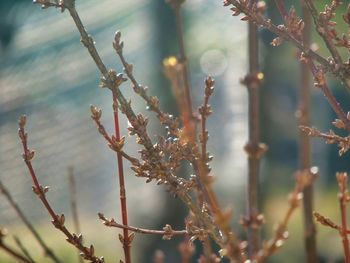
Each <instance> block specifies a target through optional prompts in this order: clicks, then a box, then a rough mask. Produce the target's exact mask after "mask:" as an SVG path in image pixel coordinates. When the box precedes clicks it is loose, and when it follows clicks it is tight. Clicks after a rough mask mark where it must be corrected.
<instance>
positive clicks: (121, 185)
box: [112, 91, 131, 263]
mask: <svg viewBox="0 0 350 263" xmlns="http://www.w3.org/2000/svg"><path fill="white" fill-rule="evenodd" d="M112 93H113V110H114V130H115V138H116V140H117V141H119V140H120V128H119V117H118V107H117V105H118V104H117V103H118V101H117V94H116V93H115V92H114V91H113V92H112ZM117 162H118V177H119V195H120V205H121V212H122V222H123V225H125V226H127V225H128V211H127V206H126V190H125V182H124V168H123V157H122V154H121V153H120V152H117ZM123 249H124V256H125V263H131V253H130V252H131V251H130V250H131V242H130V238H129V231H128V229H127V228H123Z"/></svg>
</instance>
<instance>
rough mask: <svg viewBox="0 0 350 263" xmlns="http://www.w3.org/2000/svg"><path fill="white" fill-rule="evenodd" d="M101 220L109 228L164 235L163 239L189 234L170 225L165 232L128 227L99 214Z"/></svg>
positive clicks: (164, 229)
mask: <svg viewBox="0 0 350 263" xmlns="http://www.w3.org/2000/svg"><path fill="white" fill-rule="evenodd" d="M98 216H99V218H100V219H101V220H102V221H103V224H104V225H105V226H108V227H116V228H121V229H127V230H130V231H131V232H134V233H138V234H147V235H162V236H163V239H166V240H170V239H171V238H172V237H173V236H180V235H186V234H188V231H187V230H173V229H172V228H171V226H170V225H166V226H165V227H164V228H163V230H151V229H144V228H139V227H133V226H126V225H123V224H119V223H117V222H115V220H114V219H113V218H111V219H107V218H106V217H105V216H104V215H103V214H102V213H98Z"/></svg>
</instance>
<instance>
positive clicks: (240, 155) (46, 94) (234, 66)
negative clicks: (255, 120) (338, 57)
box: [0, 0, 349, 263]
mask: <svg viewBox="0 0 350 263" xmlns="http://www.w3.org/2000/svg"><path fill="white" fill-rule="evenodd" d="M286 2H288V3H289V4H295V1H286ZM325 2H326V1H319V4H320V5H321V4H323V3H325ZM297 8H298V6H297ZM77 9H78V11H79V13H80V15H81V18H82V20H83V22H84V24H85V26H86V28H87V30H88V32H89V33H90V34H91V35H92V36H93V37H94V39H95V41H96V45H97V48H98V50H99V52H100V54H101V56H102V58H103V60H104V61H105V64H106V65H108V67H110V68H115V69H117V70H118V71H119V72H120V71H121V70H122V67H121V64H120V62H119V61H118V58H117V57H116V55H115V53H114V52H113V48H112V44H111V43H112V41H113V36H114V32H115V31H116V30H120V31H121V32H122V38H123V40H124V42H125V55H126V58H127V60H128V61H129V62H131V63H133V64H134V71H135V75H136V77H137V79H138V80H139V82H140V83H142V84H143V85H146V86H148V87H149V91H150V93H151V94H152V95H157V96H158V97H159V98H160V101H161V105H162V108H163V109H165V110H167V111H169V112H172V113H174V114H177V110H176V103H175V101H174V99H173V97H172V93H171V88H170V83H169V82H168V81H167V80H166V78H165V77H164V74H163V70H162V60H163V59H164V58H165V57H167V56H171V55H177V53H178V48H177V41H176V29H175V21H174V15H173V11H172V10H171V9H170V8H169V7H168V5H166V4H165V3H164V0H134V1H123V0H103V1H93V0H84V1H77ZM269 12H270V13H269V15H270V16H271V17H272V18H273V20H274V21H277V22H278V21H279V17H278V15H277V12H276V10H275V9H274V8H273V5H271V9H270V10H269ZM183 18H184V25H185V32H184V33H185V42H186V50H187V53H188V58H189V61H190V70H191V86H192V96H193V101H194V103H193V104H194V105H195V106H196V107H197V106H199V105H200V104H201V102H202V97H203V81H204V79H205V77H206V76H207V75H211V76H213V77H214V78H215V80H216V88H215V93H214V96H213V98H212V101H211V104H212V106H213V109H214V113H213V115H212V116H211V117H210V119H209V121H208V122H209V123H208V129H209V133H210V140H209V150H210V152H211V153H212V154H213V155H214V161H213V163H212V167H213V172H214V174H215V175H216V178H217V179H216V184H215V187H216V189H217V190H218V191H217V192H218V194H219V198H220V202H221V204H222V206H223V207H225V206H229V207H233V208H234V218H233V222H232V224H233V225H234V226H238V223H237V221H238V220H239V217H240V215H242V214H243V213H244V211H245V209H244V205H245V201H244V200H245V191H244V187H245V177H246V168H247V167H246V166H247V165H246V155H245V153H244V151H243V146H244V144H245V143H246V141H247V131H248V129H247V92H246V89H245V88H244V87H243V86H242V85H240V84H239V79H240V78H242V77H243V76H244V75H245V73H246V70H247V51H246V49H247V48H246V44H247V41H246V39H247V31H246V24H245V23H244V22H241V21H239V19H236V18H232V17H231V14H230V11H229V9H228V8H224V7H223V6H222V3H221V1H204V0H191V1H186V3H185V4H184V10H183ZM344 32H345V29H344ZM260 34H261V43H260V47H261V48H260V49H261V68H262V71H263V72H264V74H265V82H264V85H263V87H262V89H261V102H262V103H261V112H262V114H261V124H262V130H263V134H262V136H263V138H262V141H263V142H265V143H267V144H268V145H269V151H268V153H267V155H266V157H265V158H264V159H263V161H262V169H261V170H262V172H261V193H260V194H261V206H262V207H263V209H264V214H265V216H266V220H267V224H266V225H265V226H264V228H263V233H264V236H266V237H269V236H271V233H272V232H273V227H274V225H275V224H276V223H277V222H278V221H279V220H280V219H281V218H282V216H283V213H284V211H285V210H286V209H287V193H288V192H289V191H291V190H292V188H293V184H294V182H293V173H294V172H295V171H296V169H297V167H298V149H297V143H298V141H297V140H298V130H297V121H296V118H295V111H296V108H297V104H298V103H297V90H298V77H299V64H298V62H297V60H296V56H297V52H296V50H295V49H293V48H291V47H290V45H287V44H284V45H281V46H280V47H278V48H272V47H270V45H269V43H270V42H271V40H272V39H273V38H274V36H273V35H271V34H270V33H268V32H266V31H261V32H260ZM314 39H315V40H316V41H317V36H316V35H315V36H314ZM79 40H80V38H79V35H78V33H77V30H76V29H75V26H74V24H73V21H72V20H71V18H70V16H69V15H68V13H63V14H61V13H60V12H59V10H57V9H54V8H49V9H48V10H41V9H40V6H38V5H33V4H32V2H31V1H29V0H2V1H0V180H1V181H2V182H3V184H4V185H5V186H6V187H7V188H8V189H10V191H11V194H12V195H13V197H14V199H15V200H16V201H17V202H18V204H19V206H20V207H21V208H22V209H23V211H24V213H25V214H26V215H27V217H28V218H29V219H30V220H31V221H32V222H33V223H34V225H35V226H36V227H37V229H38V231H39V232H40V233H41V234H42V235H43V237H44V239H45V241H47V243H48V244H50V245H51V246H52V247H54V248H55V251H56V253H57V254H58V256H59V257H60V258H61V259H62V260H63V261H64V262H76V261H77V256H76V251H75V250H74V249H72V248H71V247H70V246H69V245H67V244H66V242H65V241H64V238H63V236H62V235H61V234H60V233H58V232H57V231H56V230H55V229H53V227H52V225H51V223H50V219H49V217H48V215H47V213H46V211H44V209H43V208H42V205H41V203H40V202H39V201H38V200H37V199H36V197H35V196H34V194H33V193H32V191H31V185H32V183H31V180H30V178H29V176H28V174H27V170H26V167H25V164H24V163H23V161H22V157H21V153H22V152H21V150H22V149H21V145H20V142H19V139H18V135H17V119H18V118H19V116H21V115H22V114H26V115H27V116H28V124H27V130H28V133H29V142H30V147H31V148H33V149H35V150H36V158H35V160H34V162H33V164H34V167H35V169H36V171H37V175H38V177H39V178H40V180H41V183H42V184H44V185H49V186H50V189H51V190H50V192H49V195H48V197H49V200H50V202H51V204H52V205H53V206H54V207H55V209H56V210H57V211H58V212H60V213H61V212H62V213H64V214H65V215H66V218H67V224H68V226H72V225H73V223H72V220H71V217H72V215H71V210H70V205H69V185H68V179H67V174H68V171H67V170H68V167H73V168H74V175H75V178H76V181H77V192H78V194H77V201H78V212H79V215H80V219H81V224H82V227H81V228H82V232H83V233H84V237H85V242H86V244H89V243H93V244H94V245H95V248H96V251H97V254H98V255H104V256H105V258H106V261H107V262H111V261H112V260H113V261H116V260H117V259H118V260H119V259H120V258H122V250H121V246H120V244H119V240H118V237H117V233H118V231H117V230H114V229H107V228H106V227H104V226H103V225H102V224H101V222H100V221H99V220H98V219H97V212H103V213H104V214H105V215H106V216H107V217H114V218H115V219H116V220H117V221H120V220H119V219H120V218H121V217H120V212H119V209H120V208H119V197H118V196H119V188H118V182H117V174H116V160H115V155H114V154H113V153H112V152H111V151H110V149H109V148H108V147H107V146H106V144H105V141H104V139H103V138H102V137H101V136H100V135H99V134H98V131H97V129H96V127H95V124H94V123H93V122H92V121H91V119H90V110H89V106H90V104H94V105H97V106H99V107H101V108H102V110H103V118H102V119H103V123H104V124H105V126H106V127H107V129H108V130H110V131H111V130H112V128H113V126H112V106H111V96H110V93H109V92H108V91H107V90H104V89H100V88H98V84H99V79H100V75H99V73H98V71H97V69H96V67H95V65H94V63H93V61H92V59H91V58H90V56H89V55H88V52H87V51H86V50H85V48H84V47H82V45H81V44H80V41H79ZM320 48H321V49H320V52H321V53H324V52H325V50H324V47H322V46H320ZM324 54H326V53H324ZM332 81H333V80H331V82H332ZM337 85H339V84H337V83H336V82H335V83H333V82H332V90H333V92H334V94H335V95H336V96H337V98H339V101H340V102H341V103H342V105H343V106H344V108H345V109H347V108H348V106H349V103H348V102H347V101H348V95H347V94H346V93H344V90H343V89H342V88H341V87H340V86H337ZM123 92H124V93H125V94H126V96H127V97H129V98H131V100H132V102H133V105H134V106H135V108H136V110H137V111H142V112H144V111H145V104H144V102H143V101H142V100H140V99H139V98H137V97H135V95H134V94H133V93H132V89H131V86H130V85H129V83H126V84H125V85H124V87H123ZM312 103H313V106H312V112H313V118H312V124H313V126H316V127H318V128H319V129H321V130H323V131H327V130H328V129H329V128H330V127H329V123H330V122H331V121H332V120H333V119H334V118H335V116H334V114H333V113H332V112H331V110H330V108H329V107H328V105H327V104H326V102H325V99H324V98H323V96H322V94H321V93H320V92H318V91H317V90H313V91H312ZM146 114H148V115H149V117H150V118H151V120H153V121H155V119H154V116H153V115H152V114H150V113H146ZM153 123H154V124H153V125H152V127H151V129H152V131H151V134H154V138H156V135H157V134H162V133H163V132H164V130H163V129H162V128H161V127H159V125H157V123H156V122H153ZM126 127H127V121H126V120H125V118H123V119H122V132H123V133H124V134H126V133H127V132H126ZM312 145H313V164H314V165H316V166H318V167H319V168H320V178H319V179H318V182H317V184H316V188H317V191H316V205H315V209H316V210H317V211H319V212H321V213H322V214H325V215H328V216H329V217H331V218H332V219H334V220H337V218H339V211H338V209H337V208H338V205H337V197H336V182H335V172H336V171H347V170H348V168H349V165H348V158H349V156H348V155H345V156H343V157H341V158H339V157H338V153H337V148H336V147H335V146H329V145H325V144H324V143H323V142H322V141H321V140H317V139H314V140H312ZM127 151H129V152H135V151H137V147H136V144H135V143H134V138H129V137H128V138H127ZM126 174H127V177H126V185H127V201H128V207H129V209H128V210H129V218H130V219H129V220H130V224H131V225H134V226H139V227H143V228H151V229H160V228H162V227H163V226H164V225H165V224H166V223H170V224H171V225H172V226H173V227H174V229H182V228H183V225H184V222H183V218H184V217H185V216H186V213H187V211H186V209H185V208H184V207H183V205H182V204H181V202H180V201H179V200H177V199H174V198H172V197H170V196H169V195H168V193H167V192H166V191H165V189H164V188H162V187H159V186H155V185H153V184H147V185H146V184H145V183H144V180H143V179H140V178H135V177H134V176H133V174H132V172H131V171H130V170H129V169H126ZM302 221H303V220H302V217H301V214H300V213H299V212H298V213H296V214H295V215H294V217H293V221H292V224H291V237H290V240H289V241H288V242H287V243H286V245H285V247H284V248H283V249H282V250H281V251H280V252H279V253H278V254H277V255H276V256H274V257H273V258H271V260H270V262H296V261H297V260H299V261H303V259H304V255H303V250H302V249H303V248H302V246H303V242H302V238H303V232H302V231H303V226H302ZM0 226H1V227H6V228H7V229H8V232H9V235H8V237H7V238H6V242H9V243H10V244H13V241H12V237H11V236H12V235H18V236H20V238H21V240H22V241H23V243H24V244H25V246H26V247H28V248H29V249H30V251H33V253H32V254H33V255H35V256H36V259H37V260H38V262H49V260H48V259H45V258H44V257H43V256H42V252H41V249H40V247H39V246H38V245H37V244H36V242H35V241H34V239H33V238H32V236H31V235H30V233H29V232H28V230H27V229H26V228H25V227H24V226H23V224H22V222H21V221H20V220H19V219H18V217H17V215H16V213H15V212H14V211H13V209H12V208H11V206H10V205H9V204H8V202H7V200H6V199H5V198H4V197H3V196H0ZM236 229H241V228H240V227H238V228H236ZM238 232H239V233H240V235H241V236H242V238H244V232H243V231H242V230H238ZM318 232H319V235H318V243H319V247H320V255H321V256H322V257H323V258H324V260H325V262H336V261H337V260H338V259H339V257H340V258H341V255H342V251H341V240H340V238H339V237H338V235H337V233H336V231H332V230H329V229H325V228H322V227H318ZM180 241H181V239H179V238H178V239H174V240H172V241H169V242H168V241H166V242H165V241H162V240H161V238H160V237H158V236H157V237H150V236H142V235H137V236H136V238H135V244H134V247H133V255H134V257H135V262H152V257H153V255H154V252H155V251H156V249H161V250H163V251H164V253H165V255H166V258H165V259H166V260H165V261H166V262H169V263H172V262H179V252H178V250H177V246H178V243H179V242H180ZM198 253H199V252H198ZM289 255H293V257H289ZM0 262H14V260H11V259H9V258H8V257H7V256H6V255H5V253H4V252H3V251H1V250H0ZM193 262H196V261H195V259H194V261H193Z"/></svg>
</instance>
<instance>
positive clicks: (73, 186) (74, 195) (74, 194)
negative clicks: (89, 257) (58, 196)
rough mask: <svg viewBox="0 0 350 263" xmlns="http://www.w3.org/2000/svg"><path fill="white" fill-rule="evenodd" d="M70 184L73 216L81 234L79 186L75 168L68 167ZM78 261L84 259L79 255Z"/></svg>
mask: <svg viewBox="0 0 350 263" xmlns="http://www.w3.org/2000/svg"><path fill="white" fill-rule="evenodd" d="M68 182H69V196H70V206H71V210H72V215H73V222H74V228H75V232H76V233H80V232H81V231H80V222H79V214H78V206H77V186H76V182H75V178H74V171H73V167H68ZM78 261H79V262H80V263H82V262H83V259H82V257H81V256H80V255H79V253H78Z"/></svg>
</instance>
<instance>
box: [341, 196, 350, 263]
mask: <svg viewBox="0 0 350 263" xmlns="http://www.w3.org/2000/svg"><path fill="white" fill-rule="evenodd" d="M343 196H344V195H343ZM339 203H340V212H341V225H342V228H341V231H340V232H341V236H342V241H343V247H344V254H345V263H349V262H350V250H349V239H348V233H347V220H346V200H345V198H344V197H342V198H340V201H339Z"/></svg>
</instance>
